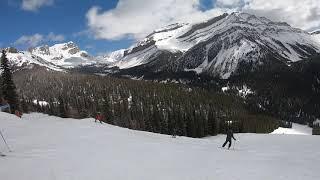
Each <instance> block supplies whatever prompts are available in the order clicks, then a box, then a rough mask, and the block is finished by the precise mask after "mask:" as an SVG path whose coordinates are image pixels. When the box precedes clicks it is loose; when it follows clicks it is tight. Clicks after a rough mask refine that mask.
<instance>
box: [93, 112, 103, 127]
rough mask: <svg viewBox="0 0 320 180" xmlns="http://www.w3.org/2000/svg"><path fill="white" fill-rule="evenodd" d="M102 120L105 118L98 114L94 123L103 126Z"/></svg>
mask: <svg viewBox="0 0 320 180" xmlns="http://www.w3.org/2000/svg"><path fill="white" fill-rule="evenodd" d="M102 120H103V116H102V114H101V113H100V112H98V113H97V116H96V118H95V120H94V122H97V121H99V122H100V123H101V124H102Z"/></svg>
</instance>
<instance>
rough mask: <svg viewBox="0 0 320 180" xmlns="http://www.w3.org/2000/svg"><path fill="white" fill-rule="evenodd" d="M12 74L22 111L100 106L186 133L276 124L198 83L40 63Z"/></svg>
mask: <svg viewBox="0 0 320 180" xmlns="http://www.w3.org/2000/svg"><path fill="white" fill-rule="evenodd" d="M14 78H15V83H16V85H17V89H18V94H20V95H21V107H22V109H23V110H24V111H25V112H28V111H39V112H45V113H48V114H51V115H58V116H61V117H75V118H85V117H93V116H95V114H96V113H97V112H99V111H100V112H101V113H103V114H104V116H105V121H106V122H108V123H110V124H114V125H117V126H121V127H127V128H131V129H137V130H143V131H150V132H156V133H163V134H173V133H174V134H178V135H184V136H190V137H204V136H207V135H215V134H218V133H220V132H224V131H225V126H226V125H227V124H228V123H229V124H231V123H232V126H234V128H235V129H236V130H237V131H239V132H257V133H266V132H271V131H272V130H274V129H275V128H276V127H277V126H278V121H277V120H276V119H274V118H271V117H268V116H265V115H263V114H260V115H256V113H255V112H249V111H248V110H247V105H246V104H245V103H244V100H243V99H242V98H239V97H237V96H231V95H226V94H223V93H217V92H213V91H209V90H205V89H202V88H196V87H189V86H185V85H178V84H171V83H168V84H159V83H154V82H148V81H135V80H128V79H119V78H112V77H107V76H106V77H102V76H96V75H84V74H78V73H61V72H53V71H48V70H46V69H44V68H38V69H37V70H34V69H33V70H23V71H18V72H16V73H15V75H14ZM35 100H37V101H35ZM42 101H43V102H42Z"/></svg>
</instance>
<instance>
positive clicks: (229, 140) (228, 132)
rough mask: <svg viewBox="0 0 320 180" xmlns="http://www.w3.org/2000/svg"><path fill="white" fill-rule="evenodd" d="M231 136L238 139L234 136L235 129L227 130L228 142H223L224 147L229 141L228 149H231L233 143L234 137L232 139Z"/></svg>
mask: <svg viewBox="0 0 320 180" xmlns="http://www.w3.org/2000/svg"><path fill="white" fill-rule="evenodd" d="M231 138H232V139H234V140H235V141H236V138H234V136H233V131H232V129H229V130H228V131H227V138H226V142H224V143H223V145H222V147H225V146H226V144H227V143H228V142H229V146H228V149H230V147H231V144H232V139H231Z"/></svg>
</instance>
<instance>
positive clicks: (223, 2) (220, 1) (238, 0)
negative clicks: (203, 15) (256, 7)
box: [215, 0, 244, 8]
mask: <svg viewBox="0 0 320 180" xmlns="http://www.w3.org/2000/svg"><path fill="white" fill-rule="evenodd" d="M243 3H244V2H243V0H216V2H215V6H216V7H220V8H239V7H241V6H242V5H243Z"/></svg>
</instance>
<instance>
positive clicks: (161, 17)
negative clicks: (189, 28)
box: [86, 0, 222, 40]
mask: <svg viewBox="0 0 320 180" xmlns="http://www.w3.org/2000/svg"><path fill="white" fill-rule="evenodd" d="M200 7H201V5H200V0H188V1H186V0H161V1H150V0H134V1H132V0H119V2H118V4H117V7H116V8H114V9H112V10H108V11H105V12H103V11H102V9H101V8H99V7H92V8H91V9H90V10H89V11H88V12H87V15H86V17H87V20H88V26H89V29H90V30H91V31H92V32H93V34H94V36H95V37H96V38H98V39H108V40H118V39H122V38H125V37H133V38H135V39H139V38H142V37H144V36H145V35H147V34H148V33H151V32H152V31H153V30H155V29H157V28H160V27H162V26H165V25H168V24H171V23H176V22H195V21H199V20H204V19H208V18H210V17H213V16H216V15H218V14H221V13H222V12H221V11H220V10H219V9H212V10H210V11H205V12H204V11H201V10H200Z"/></svg>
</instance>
